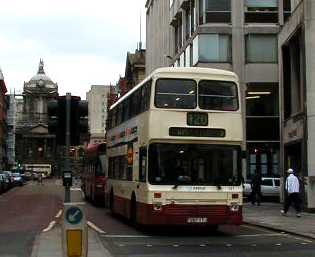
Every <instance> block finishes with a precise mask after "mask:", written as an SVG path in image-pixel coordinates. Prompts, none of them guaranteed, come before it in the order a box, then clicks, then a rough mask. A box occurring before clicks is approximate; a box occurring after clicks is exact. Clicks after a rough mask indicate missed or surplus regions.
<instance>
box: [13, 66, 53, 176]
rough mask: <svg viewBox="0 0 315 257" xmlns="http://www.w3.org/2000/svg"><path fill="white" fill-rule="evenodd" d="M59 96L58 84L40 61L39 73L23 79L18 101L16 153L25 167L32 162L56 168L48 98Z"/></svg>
mask: <svg viewBox="0 0 315 257" xmlns="http://www.w3.org/2000/svg"><path fill="white" fill-rule="evenodd" d="M57 96H58V85H57V83H54V82H53V81H52V80H51V79H50V78H49V77H48V76H47V75H46V74H45V71H44V62H43V61H42V60H40V63H39V67H38V72H37V74H36V75H35V76H33V77H32V78H31V80H30V81H28V82H24V88H23V93H22V97H23V98H22V99H17V103H16V129H15V135H16V139H15V145H16V148H15V154H16V161H18V162H19V163H21V164H22V165H23V167H24V169H28V167H32V165H33V166H34V165H36V164H37V165H38V164H41V165H44V164H45V165H51V167H52V169H53V170H54V169H55V168H56V165H57V163H56V158H55V154H56V142H55V135H51V134H49V132H48V126H47V121H48V115H47V101H49V100H51V99H54V98H56V97H57Z"/></svg>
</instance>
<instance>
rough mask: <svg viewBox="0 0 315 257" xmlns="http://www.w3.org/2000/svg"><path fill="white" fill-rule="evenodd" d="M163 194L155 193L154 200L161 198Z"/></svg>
mask: <svg viewBox="0 0 315 257" xmlns="http://www.w3.org/2000/svg"><path fill="white" fill-rule="evenodd" d="M161 197H162V194H161V193H154V198H161Z"/></svg>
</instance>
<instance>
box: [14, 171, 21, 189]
mask: <svg viewBox="0 0 315 257" xmlns="http://www.w3.org/2000/svg"><path fill="white" fill-rule="evenodd" d="M12 178H13V185H14V186H23V178H22V176H21V174H20V173H12Z"/></svg>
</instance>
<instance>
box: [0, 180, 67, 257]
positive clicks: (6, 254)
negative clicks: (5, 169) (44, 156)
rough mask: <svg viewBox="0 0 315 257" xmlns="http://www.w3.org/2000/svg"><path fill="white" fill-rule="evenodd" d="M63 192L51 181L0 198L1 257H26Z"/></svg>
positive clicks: (18, 189)
mask: <svg viewBox="0 0 315 257" xmlns="http://www.w3.org/2000/svg"><path fill="white" fill-rule="evenodd" d="M62 193H63V192H62V191H61V190H60V189H59V190H56V185H55V181H54V180H46V181H45V182H44V185H37V184H36V183H33V182H31V183H29V184H28V185H25V186H23V187H15V188H12V189H11V190H9V191H8V192H6V193H4V194H1V195H0V256H1V257H15V256H18V257H28V256H30V254H31V251H32V247H33V243H34V240H35V238H36V235H38V233H40V232H41V231H42V230H43V229H44V228H46V227H47V226H48V224H49V222H50V221H51V220H52V219H53V218H54V216H55V215H56V213H57V212H58V210H59V209H60V208H61V206H62V199H63V198H62Z"/></svg>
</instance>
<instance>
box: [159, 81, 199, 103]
mask: <svg viewBox="0 0 315 257" xmlns="http://www.w3.org/2000/svg"><path fill="white" fill-rule="evenodd" d="M196 91H197V85H196V82H195V81H194V80H189V79H159V80H158V81H157V82H156V89H155V106H156V107H159V108H179V109H194V108H196V105H197V99H196Z"/></svg>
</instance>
